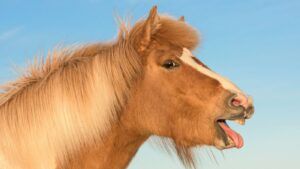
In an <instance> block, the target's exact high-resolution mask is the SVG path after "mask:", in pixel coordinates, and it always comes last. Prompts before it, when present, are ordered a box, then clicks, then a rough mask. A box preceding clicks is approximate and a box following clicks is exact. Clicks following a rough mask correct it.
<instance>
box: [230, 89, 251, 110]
mask: <svg viewBox="0 0 300 169" xmlns="http://www.w3.org/2000/svg"><path fill="white" fill-rule="evenodd" d="M228 105H229V106H230V107H231V108H237V107H243V108H244V109H247V108H248V107H249V102H248V98H247V97H246V96H245V95H243V94H241V93H238V94H233V95H232V96H231V97H230V98H229V103H228Z"/></svg>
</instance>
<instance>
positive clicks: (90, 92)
mask: <svg viewBox="0 0 300 169" xmlns="http://www.w3.org/2000/svg"><path fill="white" fill-rule="evenodd" d="M129 43H130V42H129V41H126V40H125V39H122V38H119V39H118V41H117V42H115V43H108V44H91V45H86V46H82V47H78V48H75V49H64V50H61V51H58V52H53V53H52V54H49V55H48V56H47V57H46V59H45V60H43V59H41V60H37V59H36V60H35V63H34V64H33V65H32V66H30V67H29V70H28V72H27V73H26V74H24V75H23V76H22V77H21V78H19V79H18V80H17V81H15V82H13V83H9V84H7V85H5V86H3V87H2V90H3V91H4V92H3V93H1V95H0V137H1V138H5V139H1V140H0V151H2V152H0V154H9V156H5V161H9V162H10V163H11V164H14V163H15V164H22V166H27V167H28V168H35V167H39V168H51V166H52V167H53V166H54V165H55V160H57V159H63V157H64V156H65V155H67V154H66V153H68V152H71V151H73V150H75V151H76V149H78V148H79V147H80V146H81V145H84V144H86V143H87V142H90V141H95V140H97V141H101V135H103V134H104V133H105V132H106V131H108V129H109V126H110V123H111V122H113V121H114V120H115V119H116V117H117V113H118V112H119V111H120V110H121V109H122V107H123V106H124V104H125V102H126V99H127V97H128V95H129V90H130V88H131V86H132V84H133V83H134V81H135V79H136V78H137V77H139V76H138V75H139V74H140V73H141V70H142V68H141V61H140V58H139V57H138V56H137V54H136V53H135V51H134V50H133V49H132V48H131V45H129ZM99 139H100V140H99ZM40 152H43V154H41V153H40ZM28 154H30V155H29V156H28ZM1 158H3V157H1V156H0V167H1V168H2V167H5V168H6V167H7V166H6V165H5V164H3V163H2V161H3V160H4V159H2V160H1ZM30 159H34V161H36V164H32V163H28V161H29V162H32V160H30Z"/></svg>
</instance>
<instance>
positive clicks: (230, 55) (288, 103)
mask: <svg viewBox="0 0 300 169" xmlns="http://www.w3.org/2000/svg"><path fill="white" fill-rule="evenodd" d="M155 4H156V5H158V7H159V11H160V12H162V13H168V14H170V15H173V16H176V17H179V16H181V15H184V16H185V18H186V20H187V22H189V23H190V24H191V25H193V26H194V27H196V28H197V29H198V30H200V31H201V33H202V38H203V43H202V45H201V46H200V47H199V48H198V49H197V51H196V52H195V53H196V54H197V56H198V58H199V59H200V60H202V61H203V62H204V63H206V64H207V65H209V66H210V67H211V68H212V69H214V70H215V71H217V72H219V73H220V74H222V75H225V76H226V77H228V78H229V79H231V80H232V81H234V82H235V83H236V84H238V85H239V86H240V87H241V88H242V89H243V90H244V91H247V93H249V94H250V95H252V96H253V97H254V101H255V106H256V114H255V115H254V117H253V119H251V120H250V121H249V122H247V124H246V125H245V126H238V125H235V124H232V127H233V128H234V129H236V130H237V131H239V132H240V133H242V135H243V136H244V139H245V147H244V148H243V149H241V150H235V149H233V150H226V151H224V152H223V155H222V154H221V153H219V152H218V151H215V150H212V151H213V152H214V153H215V154H216V158H217V159H218V164H216V162H214V160H211V159H210V158H209V157H208V156H207V155H206V154H207V151H206V150H200V153H199V156H200V157H201V158H200V159H201V163H200V164H199V166H200V168H202V169H208V168H209V169H241V168H243V169H282V168H289V169H296V168H299V165H300V164H299V157H300V153H299V151H300V124H299V119H300V111H299V107H298V105H299V104H300V103H299V101H300V75H299V74H300V46H299V45H300V19H299V18H300V1H297V0H285V1H284V0H251V1H250V0H249V1H234V0H226V1H221V0H211V1H203V0H194V1H184V0H177V1H176V2H175V1H171V0H165V1H162V0H161V1H149V0H140V1H138V0H123V1H116V0H110V1H104V0H85V1H84V0H73V1H67V0H60V1H58V0H52V1H45V0H39V1H37V0H35V1H33V0H31V1H29V0H28V1H21V0H0V82H1V83H3V82H5V81H7V80H12V79H14V78H16V76H17V75H18V74H17V73H15V71H14V69H15V68H14V67H16V66H17V67H24V66H25V65H26V63H27V62H28V60H30V59H31V58H33V57H34V56H38V55H42V54H44V53H46V52H47V51H48V50H51V49H52V48H53V47H55V46H57V45H58V44H60V45H61V44H63V45H65V46H68V45H72V44H74V43H85V42H96V41H101V40H109V39H112V38H114V37H115V36H116V32H117V24H116V23H115V20H114V18H113V17H114V16H115V15H116V14H119V15H121V16H132V17H133V20H136V19H137V18H139V17H141V16H145V15H146V14H147V12H148V10H149V9H150V8H151V6H153V5H155ZM150 168H151V169H153V168H155V169H169V168H170V169H183V167H182V165H181V164H180V163H179V162H178V160H177V159H176V158H175V157H174V156H173V157H172V156H169V155H168V154H167V153H165V152H163V151H161V150H160V149H158V148H156V146H155V144H149V143H146V144H145V145H143V147H142V148H141V149H140V151H139V152H138V154H137V156H136V157H135V158H134V160H133V161H132V163H131V164H130V166H129V169H150Z"/></svg>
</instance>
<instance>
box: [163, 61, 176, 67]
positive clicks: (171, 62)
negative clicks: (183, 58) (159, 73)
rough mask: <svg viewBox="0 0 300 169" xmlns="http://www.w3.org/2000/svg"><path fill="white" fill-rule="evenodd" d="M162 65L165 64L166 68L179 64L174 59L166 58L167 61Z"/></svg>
mask: <svg viewBox="0 0 300 169" xmlns="http://www.w3.org/2000/svg"><path fill="white" fill-rule="evenodd" d="M162 66H163V67H164V68H166V69H173V68H175V67H178V66H179V64H178V63H176V62H175V61H173V60H166V61H165V62H164V63H163V65H162Z"/></svg>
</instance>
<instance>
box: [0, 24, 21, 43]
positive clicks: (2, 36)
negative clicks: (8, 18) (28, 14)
mask: <svg viewBox="0 0 300 169" xmlns="http://www.w3.org/2000/svg"><path fill="white" fill-rule="evenodd" d="M22 29H23V26H17V27H14V28H11V29H9V30H6V31H4V32H2V33H0V41H4V40H7V39H9V38H12V37H13V36H15V35H16V34H18V33H19V32H20V31H21V30H22Z"/></svg>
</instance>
